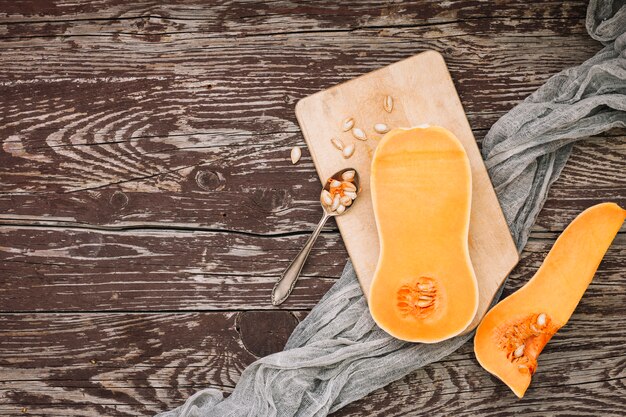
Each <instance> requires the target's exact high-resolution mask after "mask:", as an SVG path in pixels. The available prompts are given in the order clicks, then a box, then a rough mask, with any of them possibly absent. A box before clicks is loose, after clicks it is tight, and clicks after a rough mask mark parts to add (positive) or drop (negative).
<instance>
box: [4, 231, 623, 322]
mask: <svg viewBox="0 0 626 417" xmlns="http://www.w3.org/2000/svg"><path fill="white" fill-rule="evenodd" d="M306 237H307V236H306V235H290V236H285V237H258V236H247V235H233V234H230V233H216V232H173V231H163V230H151V231H132V232H102V231H89V230H68V229H59V228H32V227H3V228H0V242H2V244H0V274H1V275H2V276H5V277H7V279H6V280H5V283H4V284H3V285H2V286H1V287H0V309H1V311H5V312H7V311H81V310H89V311H94V310H95V311H111V310H116V311H155V310H168V311H169V310H233V309H237V310H250V309H254V310H260V309H274V308H275V307H273V306H271V304H270V302H269V300H270V293H271V289H272V287H273V285H274V283H275V282H276V280H277V279H278V277H279V276H280V274H281V273H282V271H283V270H284V269H285V268H286V267H287V266H288V265H289V263H290V262H291V260H292V259H293V257H294V256H295V255H296V253H297V251H298V250H299V248H300V246H301V245H303V244H304V240H305V239H306ZM555 238H556V234H554V233H542V234H538V233H535V234H534V235H533V239H532V240H531V242H530V243H529V244H528V246H527V248H526V250H525V251H524V253H523V254H522V260H521V262H520V264H519V265H518V266H517V267H516V268H515V269H514V271H513V273H512V276H511V280H510V281H509V284H508V285H509V288H514V287H511V286H513V285H518V284H521V283H523V282H525V281H527V280H528V279H529V278H530V277H531V276H532V274H534V272H535V271H536V270H537V268H538V267H539V265H540V264H541V262H542V261H543V259H544V258H545V256H546V254H547V253H548V251H549V250H550V248H551V246H552V243H553V241H554V239H555ZM625 256H626V235H625V234H620V235H619V236H618V237H617V239H616V240H615V242H614V244H613V246H612V247H611V249H610V250H609V252H608V254H607V256H606V259H605V261H604V262H603V264H602V266H601V268H600V271H599V272H598V276H599V278H598V280H597V282H598V285H607V286H609V287H610V288H615V287H619V286H622V285H624V284H625V282H624V280H625V279H626V276H624V274H623V265H624V264H623V262H624V261H623V260H624V258H625ZM347 259H348V256H347V253H346V252H345V248H344V246H343V243H342V241H341V237H340V235H339V234H338V233H337V232H329V233H323V234H322V236H321V238H320V241H319V242H318V244H317V245H316V246H315V248H314V249H313V252H312V254H311V257H310V259H309V262H308V263H307V265H306V266H305V268H304V271H303V277H302V278H301V280H300V281H299V282H298V285H297V287H296V289H295V290H294V292H293V294H292V296H291V297H290V298H289V299H288V300H287V302H286V303H285V304H284V307H285V308H288V309H308V308H312V307H313V306H314V305H315V304H316V303H317V302H318V301H319V299H320V298H321V297H322V296H323V294H324V293H325V292H326V291H327V290H328V289H329V288H330V286H331V285H332V284H333V282H334V280H335V279H336V278H338V277H339V276H340V275H341V271H342V270H343V267H344V264H345V262H346V261H347Z"/></svg>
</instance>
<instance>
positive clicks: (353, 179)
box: [272, 168, 361, 306]
mask: <svg viewBox="0 0 626 417" xmlns="http://www.w3.org/2000/svg"><path fill="white" fill-rule="evenodd" d="M360 190H361V189H360V187H359V174H358V173H357V172H356V170H355V169H354V168H346V169H342V170H341V171H337V172H336V173H335V174H334V175H333V176H332V177H330V178H329V179H328V180H327V181H326V183H325V184H324V189H323V190H322V192H321V194H320V203H322V208H323V209H324V215H323V216H322V219H321V220H320V222H319V223H318V224H317V227H316V228H315V230H314V231H313V233H312V234H311V236H310V237H309V239H308V240H307V241H306V243H305V244H304V247H303V248H302V250H301V251H300V253H298V256H296V258H295V259H294V260H293V261H292V262H291V264H290V265H289V266H288V267H287V269H285V272H283V274H282V275H281V276H280V278H279V279H278V281H277V282H276V285H274V289H273V290H272V304H273V305H275V306H277V305H280V304H282V303H283V302H284V301H285V300H286V299H287V298H288V297H289V295H290V294H291V291H292V290H293V288H294V286H295V285H296V281H297V280H298V277H299V276H300V271H302V267H303V266H304V263H305V262H306V260H307V258H308V256H309V253H310V252H311V248H312V247H313V245H314V244H315V241H316V240H317V237H318V236H319V234H320V232H321V231H322V228H323V227H324V224H326V221H327V220H328V219H329V218H331V217H335V216H341V215H342V214H345V213H346V212H347V211H348V210H350V207H352V205H353V204H354V202H355V200H356V198H357V195H358V193H359V191H360Z"/></svg>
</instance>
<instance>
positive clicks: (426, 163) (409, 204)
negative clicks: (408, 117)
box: [369, 127, 478, 343]
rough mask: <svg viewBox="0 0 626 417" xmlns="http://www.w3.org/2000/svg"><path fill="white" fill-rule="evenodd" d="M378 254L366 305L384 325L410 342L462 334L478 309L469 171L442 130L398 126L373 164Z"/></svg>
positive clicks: (448, 134) (455, 144) (457, 147)
mask: <svg viewBox="0 0 626 417" xmlns="http://www.w3.org/2000/svg"><path fill="white" fill-rule="evenodd" d="M371 194H372V202H373V208H374V215H375V218H376V226H377V227H378V235H379V237H380V257H379V259H378V264H377V267H376V271H375V274H374V278H373V281H372V285H371V287H370V294H369V308H370V312H371V314H372V317H373V318H374V320H375V321H376V323H377V324H378V326H379V327H380V328H382V329H383V330H385V331H386V332H387V333H389V334H390V335H392V336H394V337H396V338H398V339H402V340H406V341H411V342H423V343H434V342H439V341H442V340H445V339H448V338H450V337H452V336H455V335H458V334H459V333H461V332H462V331H463V330H464V329H465V328H466V327H467V326H468V325H469V324H470V322H471V321H472V319H473V318H474V315H475V314H476V310H477V308H478V287H477V282H476V277H475V275H474V270H473V268H472V264H471V261H470V257H469V252H468V230H469V216H470V204H471V172H470V165H469V160H468V158H467V154H466V153H465V150H464V149H463V146H462V145H461V143H460V142H459V140H458V139H457V138H456V137H455V136H454V135H453V134H452V133H451V132H449V131H448V130H446V129H444V128H441V127H427V128H421V127H420V128H413V129H407V130H403V129H395V130H393V131H391V132H389V133H388V134H387V135H385V137H384V138H383V139H382V140H381V141H380V143H379V145H378V147H377V148H376V152H375V155H374V158H373V161H372V170H371Z"/></svg>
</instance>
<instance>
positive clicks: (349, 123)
mask: <svg viewBox="0 0 626 417" xmlns="http://www.w3.org/2000/svg"><path fill="white" fill-rule="evenodd" d="M353 126H354V119H353V118H352V117H348V118H345V119H344V120H343V122H342V123H341V129H342V130H343V131H344V132H347V131H348V130H350V129H352V127H353Z"/></svg>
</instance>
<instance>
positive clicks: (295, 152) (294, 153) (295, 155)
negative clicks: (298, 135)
mask: <svg viewBox="0 0 626 417" xmlns="http://www.w3.org/2000/svg"><path fill="white" fill-rule="evenodd" d="M301 156H302V151H301V150H300V147H299V146H294V147H293V148H291V163H292V164H294V165H295V164H296V163H297V162H298V161H299V160H300V157H301Z"/></svg>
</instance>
